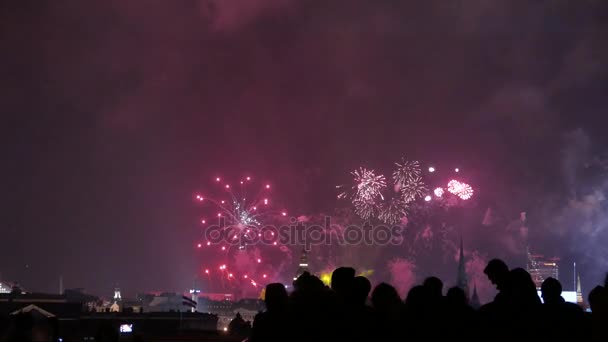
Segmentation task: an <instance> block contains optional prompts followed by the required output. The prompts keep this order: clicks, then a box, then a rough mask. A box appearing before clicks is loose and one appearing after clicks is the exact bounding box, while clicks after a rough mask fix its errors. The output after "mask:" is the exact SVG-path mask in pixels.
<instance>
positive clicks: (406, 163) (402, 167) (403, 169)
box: [393, 158, 422, 188]
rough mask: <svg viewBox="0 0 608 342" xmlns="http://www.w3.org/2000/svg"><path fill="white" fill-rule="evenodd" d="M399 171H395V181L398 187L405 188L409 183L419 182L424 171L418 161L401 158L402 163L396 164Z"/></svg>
mask: <svg viewBox="0 0 608 342" xmlns="http://www.w3.org/2000/svg"><path fill="white" fill-rule="evenodd" d="M395 166H396V167H397V169H396V170H395V171H393V181H394V182H395V185H397V186H398V187H400V188H401V187H404V186H406V185H407V184H409V183H412V182H416V181H419V180H420V179H421V178H420V174H421V173H422V170H421V169H420V163H419V162H418V161H417V160H414V161H411V160H407V159H405V158H401V162H400V163H395Z"/></svg>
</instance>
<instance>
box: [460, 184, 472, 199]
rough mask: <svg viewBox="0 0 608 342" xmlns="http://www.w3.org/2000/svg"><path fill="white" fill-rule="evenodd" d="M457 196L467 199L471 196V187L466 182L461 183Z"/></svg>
mask: <svg viewBox="0 0 608 342" xmlns="http://www.w3.org/2000/svg"><path fill="white" fill-rule="evenodd" d="M458 197H460V199H463V200H468V199H470V198H471V197H473V188H472V187H471V186H470V185H469V184H467V183H461V186H460V191H459V192H458Z"/></svg>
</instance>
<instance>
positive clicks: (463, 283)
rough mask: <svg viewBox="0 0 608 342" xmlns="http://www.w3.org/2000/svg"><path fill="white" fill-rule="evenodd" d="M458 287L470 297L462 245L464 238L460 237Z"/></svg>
mask: <svg viewBox="0 0 608 342" xmlns="http://www.w3.org/2000/svg"><path fill="white" fill-rule="evenodd" d="M456 286H458V287H460V288H461V289H463V290H464V292H465V293H466V294H467V296H468V295H469V290H468V284H467V272H466V267H465V261H464V248H463V243H462V236H461V237H460V258H459V260H458V275H457V278H456Z"/></svg>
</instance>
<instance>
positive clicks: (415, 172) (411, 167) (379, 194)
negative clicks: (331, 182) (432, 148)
mask: <svg viewBox="0 0 608 342" xmlns="http://www.w3.org/2000/svg"><path fill="white" fill-rule="evenodd" d="M395 166H396V167H397V168H396V169H395V170H394V171H393V173H392V181H393V184H392V185H393V188H394V189H395V192H397V195H394V194H393V195H392V196H385V195H384V194H383V191H384V190H386V188H387V182H386V178H385V177H384V175H381V174H376V173H375V171H374V170H369V169H366V168H364V167H360V168H358V169H357V170H355V171H352V172H351V175H352V177H353V185H352V186H350V188H349V189H348V190H347V191H343V192H341V193H340V194H339V195H338V198H340V199H349V200H350V201H351V202H352V204H353V205H354V207H355V213H356V214H357V215H359V216H360V217H361V218H363V219H364V220H368V219H371V218H374V217H377V218H378V219H379V220H381V221H383V222H385V223H389V224H394V223H397V222H399V221H400V220H401V219H402V218H403V217H404V216H406V214H407V211H408V208H409V203H410V202H413V201H415V200H416V199H417V198H421V197H423V196H424V195H425V193H426V192H427V187H426V185H425V184H424V182H423V181H422V177H421V173H422V172H421V169H420V163H419V162H418V161H410V160H407V159H405V158H402V159H401V161H400V162H398V163H395ZM337 188H344V186H338V187H337Z"/></svg>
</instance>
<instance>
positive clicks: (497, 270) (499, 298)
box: [483, 259, 509, 304]
mask: <svg viewBox="0 0 608 342" xmlns="http://www.w3.org/2000/svg"><path fill="white" fill-rule="evenodd" d="M483 273H484V274H485V275H486V276H487V277H488V279H489V280H490V282H491V283H492V284H493V285H496V290H498V294H496V297H494V302H495V303H497V304H498V303H501V302H503V301H505V300H506V298H505V297H506V296H507V293H506V292H507V290H508V289H507V285H508V280H509V267H508V266H507V264H505V262H504V261H502V260H500V259H492V260H490V262H488V265H487V266H486V268H484V270H483Z"/></svg>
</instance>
